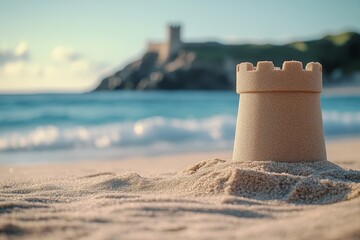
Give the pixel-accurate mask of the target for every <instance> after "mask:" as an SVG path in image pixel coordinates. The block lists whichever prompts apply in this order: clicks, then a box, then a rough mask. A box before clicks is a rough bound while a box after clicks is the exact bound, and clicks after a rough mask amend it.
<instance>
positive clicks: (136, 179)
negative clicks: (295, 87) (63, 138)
mask: <svg viewBox="0 0 360 240" xmlns="http://www.w3.org/2000/svg"><path fill="white" fill-rule="evenodd" d="M327 153H328V159H329V160H330V161H331V162H317V163H312V164H310V163H307V164H286V163H271V162H262V163H246V162H243V163H233V162H231V161H228V160H226V159H230V157H231V153H230V152H218V153H213V152H209V153H197V154H181V155H176V156H162V157H150V158H143V159H129V160H119V161H106V162H77V163H66V164H41V165H29V166H26V165H3V166H0V239H184V238H187V239H235V238H237V239H238V238H239V239H360V171H358V170H359V169H360V139H346V140H337V141H332V142H329V143H328V144H327ZM214 159H218V160H214ZM220 159H225V160H220ZM349 169H352V170H349Z"/></svg>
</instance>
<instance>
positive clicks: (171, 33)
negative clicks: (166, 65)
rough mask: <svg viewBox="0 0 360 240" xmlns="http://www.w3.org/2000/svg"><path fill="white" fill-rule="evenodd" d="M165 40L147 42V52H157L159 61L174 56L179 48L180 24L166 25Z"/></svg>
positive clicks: (180, 42)
mask: <svg viewBox="0 0 360 240" xmlns="http://www.w3.org/2000/svg"><path fill="white" fill-rule="evenodd" d="M166 34H167V36H166V41H165V42H163V43H154V42H149V43H148V48H147V51H148V52H157V53H158V54H159V58H158V59H159V61H160V62H165V61H167V60H169V59H170V58H171V57H174V56H175V55H176V54H177V53H178V52H179V50H180V49H181V47H182V45H183V42H182V41H181V35H180V34H181V26H180V25H168V26H167V27H166Z"/></svg>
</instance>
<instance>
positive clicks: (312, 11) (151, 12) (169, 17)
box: [0, 0, 360, 92]
mask: <svg viewBox="0 0 360 240" xmlns="http://www.w3.org/2000/svg"><path fill="white" fill-rule="evenodd" d="M359 12H360V1H358V0H342V1H340V0H316V1H315V0H302V1H290V0H273V1H270V0H268V1H267V0H262V1H260V0H254V1H240V0H238V1H236V0H222V1H220V0H218V1H215V0H182V1H169V0H152V1H149V0H147V1H146V0H132V1H129V0H123V1H120V0H119V1H115V0H102V1H100V0H98V1H95V0H77V1H70V0H63V1H55V0H53V1H49V0H28V1H23V0H0V36H1V38H0V92H44V91H45V92H46V91H52V92H53V91H56V92H63V91H75V92H82V91H87V90H89V89H91V88H92V87H94V86H95V85H96V84H97V82H98V81H99V80H100V79H101V76H104V75H106V74H107V73H111V72H112V71H113V70H114V69H118V68H120V67H122V66H123V65H124V64H126V63H128V62H129V61H131V60H133V59H135V58H137V57H139V56H140V55H141V53H142V52H143V51H144V50H145V48H146V42H147V41H148V40H162V39H164V38H165V25H166V24H167V23H172V22H175V23H181V24H182V26H183V32H182V35H183V39H184V40H185V41H209V40H215V41H220V42H223V43H235V42H256V43H264V42H271V43H276V44H280V43H284V42H288V41H291V40H297V39H313V38H318V37H321V36H323V35H324V34H335V33H339V32H344V31H358V32H359V31H360V14H359Z"/></svg>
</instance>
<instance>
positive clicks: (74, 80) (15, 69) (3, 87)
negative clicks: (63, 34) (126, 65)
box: [0, 43, 110, 91]
mask: <svg viewBox="0 0 360 240" xmlns="http://www.w3.org/2000/svg"><path fill="white" fill-rule="evenodd" d="M10 53H11V54H10ZM4 55H5V54H3V56H4ZM10 55H11V56H12V58H10V57H9V56H10ZM6 56H7V57H6V59H7V60H6V61H4V62H3V63H2V64H0V83H1V84H0V91H15V90H16V89H17V88H18V89H25V88H26V89H31V90H32V91H33V90H34V89H48V90H52V91H61V90H65V89H68V90H75V89H76V90H77V91H81V90H82V91H83V90H89V89H91V88H93V87H95V85H96V83H97V81H98V80H99V77H100V76H101V75H103V74H104V73H105V72H108V71H109V69H110V66H109V64H107V63H106V62H99V61H96V60H93V59H91V58H88V57H86V56H85V55H84V54H82V53H80V52H79V51H76V50H74V49H72V48H69V47H66V46H57V47H54V48H53V49H52V50H51V51H50V52H49V55H48V56H49V58H50V61H45V62H46V63H45V64H40V63H39V62H36V61H35V60H31V61H30V60H29V61H23V60H25V59H26V60H27V59H28V56H29V49H28V46H27V44H26V43H21V44H19V45H18V46H17V47H16V48H15V49H13V50H11V51H7V53H6ZM10 59H12V60H10ZM15 59H16V60H15ZM51 60H52V61H51Z"/></svg>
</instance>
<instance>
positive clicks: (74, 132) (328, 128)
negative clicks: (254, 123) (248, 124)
mask: <svg viewBox="0 0 360 240" xmlns="http://www.w3.org/2000/svg"><path fill="white" fill-rule="evenodd" d="M323 120H324V127H325V132H326V134H327V135H328V136H331V135H332V134H333V135H339V134H358V133H360V112H337V111H324V112H323ZM235 124H236V117H235V116H231V115H218V116H213V117H210V118H203V119H177V118H164V117H151V118H145V119H141V120H138V121H134V122H121V123H117V124H109V125H95V126H75V127H58V126H53V125H45V126H41V127H36V128H33V129H29V130H27V131H20V130H18V131H12V132H6V133H0V150H1V151H6V152H9V151H24V150H52V149H90V148H91V149H107V148H129V147H132V148H133V147H135V148H136V147H144V146H150V145H154V144H158V145H162V146H163V145H164V144H165V145H166V146H167V148H168V149H171V147H173V148H178V147H179V146H180V145H183V146H185V145H186V146H187V147H190V148H191V146H196V147H199V146H211V145H212V146H215V145H218V146H222V147H224V146H225V147H231V146H232V141H233V137H234V130H235Z"/></svg>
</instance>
